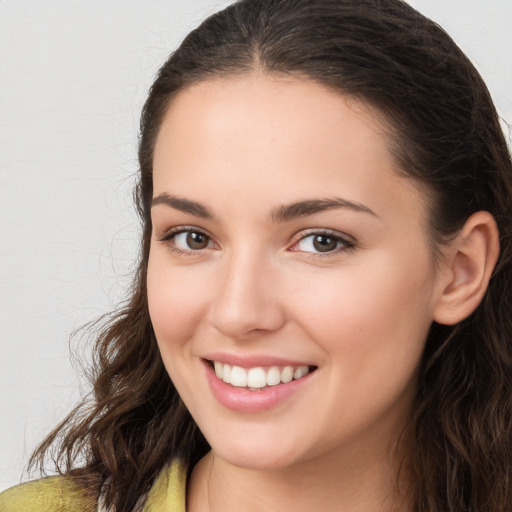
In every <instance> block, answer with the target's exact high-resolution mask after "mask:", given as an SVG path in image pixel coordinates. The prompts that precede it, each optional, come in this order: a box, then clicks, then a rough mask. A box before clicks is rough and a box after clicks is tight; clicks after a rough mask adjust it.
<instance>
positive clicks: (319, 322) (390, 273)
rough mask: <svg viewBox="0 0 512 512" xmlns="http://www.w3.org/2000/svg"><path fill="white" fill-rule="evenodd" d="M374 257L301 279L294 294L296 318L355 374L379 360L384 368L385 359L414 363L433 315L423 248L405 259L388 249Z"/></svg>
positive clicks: (429, 274) (360, 372)
mask: <svg viewBox="0 0 512 512" xmlns="http://www.w3.org/2000/svg"><path fill="white" fill-rule="evenodd" d="M421 258H423V259H424V260H425V261H424V262H423V261H421ZM375 260H376V261H375V262H373V261H367V262H365V264H361V265H357V266H356V265H354V266H353V267H351V268H345V269H341V270H340V271H337V272H336V273H335V274H334V273H333V274H332V275H330V276H328V278H326V279H322V280H316V281H315V280H308V281H307V282H306V281H305V282H304V283H303V286H301V289H302V290H301V291H300V293H298V294H297V295H300V296H301V297H302V300H301V301H300V302H299V303H297V308H296V310H297V314H296V319H297V321H298V322H300V323H301V325H302V327H303V329H304V330H307V331H308V332H309V335H310V337H311V338H313V339H315V340H316V341H317V343H318V344H319V345H321V346H322V348H323V349H324V351H325V352H326V353H329V354H331V355H332V356H334V357H337V358H340V359H341V362H342V364H341V366H342V367H344V364H345V363H344V362H349V361H350V364H352V365H353V369H354V373H357V375H363V374H365V372H366V369H367V368H370V367H374V368H378V367H380V366H382V372H385V371H388V372H389V368H387V369H386V368H385V366H386V365H388V366H389V364H391V363H390V360H393V361H395V362H396V363H398V361H403V364H404V365H408V366H409V367H414V366H416V365H417V363H418V360H419V358H420V357H421V354H422V351H423V347H424V342H425V338H426V335H427V332H428V329H429V327H430V325H431V323H432V317H433V313H432V307H431V297H432V284H433V279H434V277H433V273H432V270H431V268H430V263H429V261H428V259H426V256H425V255H424V254H421V253H420V255H419V256H418V257H417V258H410V259H408V260H407V261H405V262H404V261H400V259H399V258H398V257H396V255H393V254H391V255H389V256H385V255H382V254H380V255H377V257H376V258H375ZM408 261H411V262H414V263H415V264H411V263H408ZM416 263H417V264H416ZM345 371H346V368H345Z"/></svg>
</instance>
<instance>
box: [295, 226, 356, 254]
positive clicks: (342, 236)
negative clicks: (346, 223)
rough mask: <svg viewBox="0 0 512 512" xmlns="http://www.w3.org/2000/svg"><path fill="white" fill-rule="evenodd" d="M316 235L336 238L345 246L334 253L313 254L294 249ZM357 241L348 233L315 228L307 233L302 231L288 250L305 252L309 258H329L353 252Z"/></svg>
mask: <svg viewBox="0 0 512 512" xmlns="http://www.w3.org/2000/svg"><path fill="white" fill-rule="evenodd" d="M314 235H320V236H327V237H330V238H335V239H336V240H338V241H339V242H341V243H342V244H343V247H340V248H337V249H335V250H333V251H327V252H324V253H322V252H312V251H300V250H299V249H293V248H294V247H296V246H297V245H298V244H299V243H300V242H301V241H302V240H304V239H306V238H308V237H310V236H314ZM355 244H356V240H355V239H354V238H353V237H352V236H350V235H347V234H346V233H341V232H340V231H335V230H333V229H326V228H318V229H317V228H313V229H308V230H306V231H301V232H300V233H298V234H297V235H295V237H294V241H293V243H292V245H291V247H290V248H289V249H288V250H290V251H291V252H303V253H304V254H307V255H308V256H309V257H329V256H334V255H337V254H339V253H340V252H345V251H348V250H352V249H354V248H355Z"/></svg>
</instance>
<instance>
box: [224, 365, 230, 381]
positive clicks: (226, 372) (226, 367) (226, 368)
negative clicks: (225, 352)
mask: <svg viewBox="0 0 512 512" xmlns="http://www.w3.org/2000/svg"><path fill="white" fill-rule="evenodd" d="M222 380H223V381H224V382H226V383H227V384H230V383H231V365H229V364H225V365H224V370H222Z"/></svg>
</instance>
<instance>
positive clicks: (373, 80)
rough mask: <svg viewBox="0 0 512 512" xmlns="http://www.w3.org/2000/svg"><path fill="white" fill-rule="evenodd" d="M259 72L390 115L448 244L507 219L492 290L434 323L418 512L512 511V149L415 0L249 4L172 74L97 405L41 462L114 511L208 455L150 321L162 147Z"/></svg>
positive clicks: (144, 156) (150, 144)
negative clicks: (221, 82) (190, 96)
mask: <svg viewBox="0 0 512 512" xmlns="http://www.w3.org/2000/svg"><path fill="white" fill-rule="evenodd" d="M254 70H259V71H260V72H262V73H268V74H275V73H278V74H283V73H284V74H287V75H292V76H301V77H306V78H307V79H310V80H313V81H315V82H317V83H320V84H323V85H324V86H326V87H328V88H330V89H332V90H334V91H337V92H338V93H340V94H343V95H349V96H353V97H356V98H358V99H360V100H362V101H363V102H366V103H367V104H369V105H371V106H372V107H373V108H374V109H375V110H376V111H377V112H379V113H380V114H381V115H382V117H383V118H384V120H385V122H386V124H387V127H388V137H389V145H390V149H391V151H392V154H393V156H394V158H395V159H396V163H397V166H398V167H399V169H400V171H401V172H402V173H403V174H404V175H407V176H410V177H412V178H413V179H415V180H417V181H419V182H421V183H422V184H423V185H424V186H425V189H426V190H427V193H428V199H429V201H428V205H429V206H428V207H429V218H430V222H429V230H430V239H431V242H432V245H433V247H439V246H440V244H444V243H447V241H448V240H450V239H451V238H452V237H453V235H454V234H456V233H457V232H458V231H459V230H460V229H461V227H462V226H463V224H464V222H465V220H466V219H467V218H468V217H469V216H470V215H471V214H473V213H474V212H476V211H478V210H486V211H488V212H490V213H491V214H492V215H493V216H494V217H495V219H496V222H497V224H498V228H499V231H500V245H501V254H500V258H499V261H498V263H497V266H496V268H495V271H494V274H493V277H492V279H491V281H490V284H489V288H488V290H487V293H486V295H485V297H484V299H483V301H482V303H481V304H480V305H479V307H478V308H477V310H476V311H475V312H474V313H473V314H472V315H471V316H470V317H469V318H467V319H465V320H464V321H462V322H461V323H459V324H458V325H456V326H453V327H452V326H450V327H448V326H442V325H438V324H434V325H432V328H431V331H430V333H429V337H428V340H427V345H426V349H425V354H424V357H423V360H422V367H421V374H420V378H419V384H418V390H417V395H416V400H415V404H414V409H413V411H412V416H411V420H410V423H409V427H408V429H407V432H404V435H403V437H402V439H403V440H404V441H406V442H407V447H408V450H407V453H408V460H407V461H406V463H407V468H408V471H410V472H411V473H412V479H411V482H412V484H411V489H410V493H411V499H412V502H413V504H414V510H415V511H416V512H439V511H446V510H450V511H451V512H468V511H471V512H505V511H510V510H511V509H512V463H511V462H512V432H511V429H512V427H511V425H512V339H511V337H512V286H511V283H512V259H511V258H512V253H511V250H512V163H511V158H510V153H509V150H508V147H507V142H506V140H505V137H504V135H503V132H502V130H501V128H500V123H499V118H498V115H497V113H496V110H495V107H494V105H493V102H492V100H491V97H490V95H489V92H488V90H487V88H486V86H485V84H484V82H483V81H482V79H481V77H480V75H479V74H478V72H477V71H476V69H475V68H474V67H473V65H472V64H471V63H470V61H469V60H468V58H467V57H466V56H465V55H464V53H463V52H462V51H461V50H460V49H459V48H458V47H457V45H456V44H455V43H454V42H453V40H452V39H451V38H450V37H449V36H448V35H447V34H446V32H445V31H444V30H443V29H441V28H440V27H439V26H438V25H437V24H436V23H434V22H432V21H431V20H429V19H427V18H425V17H424V16H422V15H421V14H420V13H418V12H417V11H415V10H414V9H413V8H411V7H410V6H409V5H407V4H406V3H405V2H403V1H401V0H241V1H238V2H236V3H234V4H233V5H231V6H229V7H228V8H226V9H225V10H223V11H220V12H218V13H216V14H214V15H212V16H211V17H209V18H208V19H206V20H205V21H204V22H203V23H202V24H201V25H200V26H199V27H198V28H196V29H195V30H194V31H192V32H191V33H190V34H189V35H188V36H187V37H186V39H185V40H184V41H183V43H182V44H181V46H180V47H179V48H178V49H177V50H176V51H175V52H174V53H173V54H172V55H171V56H170V58H169V59H168V60H167V62H166V63H165V64H164V65H163V66H162V68H161V69H160V70H159V72H158V75H157V77H156V79H155V81H154V83H153V86H152V87H151V90H150V92H149V97H148V99H147V101H146V103H145V105H144V109H143V111H142V118H141V126H140V133H141V134H140V141H139V163H140V180H139V183H138V185H137V188H136V203H137V208H138V211H139V214H140V217H141V219H142V224H143V233H142V244H141V256H140V264H139V267H138V271H137V272H136V275H135V276H134V280H133V287H132V293H131V299H130V300H129V302H128V303H127V304H126V305H125V306H124V307H123V308H122V309H121V310H120V311H118V312H116V313H114V314H113V315H112V316H111V317H110V319H109V320H108V321H107V322H106V324H105V325H104V327H103V328H102V329H101V331H100V332H99V334H97V338H96V339H97V341H96V344H95V358H94V371H93V391H92V393H91V396H90V397H89V398H88V399H86V400H84V402H83V403H82V404H81V405H80V406H79V407H77V409H75V410H74V411H73V412H72V413H71V414H70V415H69V416H68V417H67V418H66V419H65V420H64V421H63V422H62V423H61V424H60V425H59V426H58V427H57V428H56V429H55V430H54V431H53V432H52V433H51V434H50V435H49V437H48V438H47V439H46V440H45V441H44V442H43V443H42V444H41V446H40V447H39V448H38V450H37V451H36V452H35V454H34V456H33V458H32V464H33V465H36V464H42V463H43V461H44V460H45V456H47V455H48V454H49V453H52V454H53V458H54V461H55V463H56V465H57V467H58V468H60V471H62V472H64V473H71V474H74V475H75V477H76V478H77V481H79V483H80V484H81V485H82V486H83V487H84V488H86V489H88V490H89V491H90V493H91V495H97V493H98V490H99V488H100V486H102V485H103V487H104V489H106V495H105V498H106V503H107V505H113V506H114V507H115V508H116V510H118V511H130V510H133V509H134V507H135V506H136V503H137V501H138V500H139V499H140V497H141V496H144V494H145V493H147V491H148V490H149V488H150V486H151V484H152V482H153V481H154V479H155V477H156V476H157V475H158V473H159V472H160V471H161V470H162V468H164V467H165V466H166V465H167V464H168V463H169V461H170V460H171V459H173V458H174V457H182V458H183V459H184V460H185V462H186V463H187V464H188V466H189V468H192V467H193V465H194V464H195V463H196V462H197V461H198V460H199V459H200V458H201V457H202V456H203V455H204V454H205V453H206V452H207V451H208V449H209V446H208V443H207V442H206V440H205V439H204V437H203V436H202V434H201V432H200V431H199V429H198V428H197V426H196V424H195V423H194V421H193V420H192V418H191V416H190V415H189V413H188V411H187V410H186V408H185V406H184V405H183V403H182V401H181V399H180V397H179V395H178V394H177V391H176V389H175V387H174V386H173V384H172V382H171V380H170V379H169V377H168V375H167V373H166V371H165V369H164V366H163V363H162V360H161V358H160V354H159V351H158V347H157V344H156V340H155V336H154V333H153V329H152V326H151V322H150V319H149V314H148V305H147V298H146V269H147V262H148V255H149V245H150V236H151V230H152V226H151V219H150V213H149V212H150V205H151V198H152V193H153V190H152V160H153V150H154V145H155V139H156V136H157V134H158V131H159V128H160V125H161V123H162V119H163V117H164V115H165V113H166V110H167V109H168V108H169V106H170V105H172V100H173V97H174V96H175V95H176V94H177V93H178V92H180V91H181V90H183V89H185V88H186V87H188V86H190V85H191V84H194V83H197V82H200V81H203V80H208V79H209V78H211V77H222V76H228V75H233V74H243V73H246V72H250V71H254ZM52 448H53V451H52ZM79 460H81V461H82V464H79V463H78V462H77V461H79ZM77 466H79V468H78V469H77ZM105 483H106V484H107V485H105Z"/></svg>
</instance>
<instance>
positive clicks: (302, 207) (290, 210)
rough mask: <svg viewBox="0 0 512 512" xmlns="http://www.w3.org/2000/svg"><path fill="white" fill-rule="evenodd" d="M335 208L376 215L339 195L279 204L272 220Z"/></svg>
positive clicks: (361, 205)
mask: <svg viewBox="0 0 512 512" xmlns="http://www.w3.org/2000/svg"><path fill="white" fill-rule="evenodd" d="M337 208H347V209H349V210H353V211H356V212H363V213H368V214H370V215H373V216H374V217H378V215H377V214H376V213H375V212H374V211H373V210H371V209H370V208H368V207H367V206H365V205H364V204H361V203H356V202H353V201H349V200H348V199H343V198H341V197H333V198H329V199H307V200H304V201H297V202H296V203H291V204H287V205H282V206H279V207H278V208H277V209H276V210H275V211H274V212H273V213H272V220H273V221H275V222H286V221H290V220H293V219H297V218H300V217H306V216H307V215H313V214H314V213H320V212H324V211H327V210H334V209H337Z"/></svg>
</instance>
